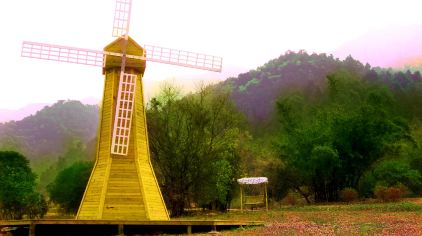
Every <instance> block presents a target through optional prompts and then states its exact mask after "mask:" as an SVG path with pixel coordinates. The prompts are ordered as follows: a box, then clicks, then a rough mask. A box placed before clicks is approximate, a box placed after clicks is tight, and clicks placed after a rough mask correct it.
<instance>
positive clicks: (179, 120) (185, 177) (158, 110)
mask: <svg viewBox="0 0 422 236" xmlns="http://www.w3.org/2000/svg"><path fill="white" fill-rule="evenodd" d="M147 112H148V114H147V117H148V130H149V135H150V136H149V138H150V139H149V143H150V149H151V153H152V161H153V164H154V165H155V169H156V172H157V176H158V179H159V182H160V185H161V188H162V190H163V192H164V197H165V199H166V201H167V203H168V205H169V208H170V210H171V214H172V215H173V216H176V215H181V214H183V212H184V209H185V207H187V206H189V204H191V203H195V204H200V205H202V206H210V207H215V208H220V209H226V208H227V206H228V203H229V202H230V200H231V197H232V189H233V185H234V184H235V176H236V175H237V173H238V165H239V158H238V154H237V150H236V147H237V145H238V143H237V140H238V138H239V135H240V133H241V131H240V129H239V127H240V126H239V125H240V124H241V122H242V117H241V115H240V114H239V113H238V112H237V110H236V109H235V107H234V106H233V104H232V103H231V102H230V100H229V98H228V95H227V94H221V93H218V92H216V91H214V90H212V89H211V88H209V87H208V88H202V89H201V90H200V91H199V92H198V93H197V94H191V95H188V96H185V97H182V96H181V94H180V92H179V91H178V90H177V89H176V88H174V87H172V86H166V87H164V89H163V90H162V92H161V94H160V96H158V97H157V98H154V99H152V100H151V104H150V106H149V108H148V110H147Z"/></svg>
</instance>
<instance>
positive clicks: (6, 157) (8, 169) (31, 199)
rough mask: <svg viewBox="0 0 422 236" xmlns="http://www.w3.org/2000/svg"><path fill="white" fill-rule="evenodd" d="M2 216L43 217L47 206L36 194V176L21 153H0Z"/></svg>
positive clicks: (0, 209) (15, 217) (12, 217)
mask: <svg viewBox="0 0 422 236" xmlns="http://www.w3.org/2000/svg"><path fill="white" fill-rule="evenodd" d="M0 169H1V172H0V206H1V207H0V216H1V218H3V219H22V218H23V216H24V215H27V216H28V217H30V218H36V217H42V216H43V215H44V214H45V213H46V211H47V206H46V204H45V200H44V198H43V196H42V195H40V194H39V193H37V192H35V191H34V189H35V186H36V183H35V179H36V176H35V174H34V173H33V172H32V170H31V168H30V167H29V161H28V160H27V159H26V158H25V157H24V156H23V155H21V154H20V153H17V152H14V151H0Z"/></svg>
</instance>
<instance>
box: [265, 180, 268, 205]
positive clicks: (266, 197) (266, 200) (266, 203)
mask: <svg viewBox="0 0 422 236" xmlns="http://www.w3.org/2000/svg"><path fill="white" fill-rule="evenodd" d="M265 208H266V209H267V211H268V194H267V183H265Z"/></svg>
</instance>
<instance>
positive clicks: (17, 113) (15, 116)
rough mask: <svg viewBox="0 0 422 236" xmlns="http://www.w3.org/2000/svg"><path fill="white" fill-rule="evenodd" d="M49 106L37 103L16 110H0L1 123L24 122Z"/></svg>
mask: <svg viewBox="0 0 422 236" xmlns="http://www.w3.org/2000/svg"><path fill="white" fill-rule="evenodd" d="M47 105H48V104H47V103H35V104H29V105H27V106H25V107H22V108H20V109H16V110H12V109H0V123H2V122H7V121H10V120H22V119H23V118H25V117H27V116H29V115H32V114H35V112H37V111H39V110H41V109H42V108H43V107H45V106H47Z"/></svg>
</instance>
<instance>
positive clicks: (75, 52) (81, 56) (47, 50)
mask: <svg viewBox="0 0 422 236" xmlns="http://www.w3.org/2000/svg"><path fill="white" fill-rule="evenodd" d="M21 56H22V57H30V58H37V59H43V60H51V61H61V62H69V63H76V64H84V65H91V66H103V64H104V62H103V61H104V53H103V52H102V51H96V50H90V49H83V48H75V47H67V46H59V45H53V44H45V43H35V42H28V41H24V42H23V43H22V51H21Z"/></svg>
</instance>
